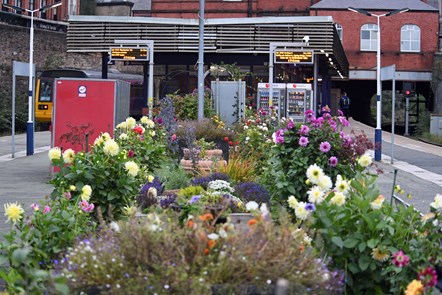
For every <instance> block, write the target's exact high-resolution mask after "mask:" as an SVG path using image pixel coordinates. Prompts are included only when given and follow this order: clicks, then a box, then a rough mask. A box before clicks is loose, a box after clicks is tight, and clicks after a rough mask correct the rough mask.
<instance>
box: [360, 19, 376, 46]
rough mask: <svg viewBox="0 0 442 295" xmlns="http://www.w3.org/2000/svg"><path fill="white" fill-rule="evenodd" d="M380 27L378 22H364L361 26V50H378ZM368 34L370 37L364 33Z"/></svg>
mask: <svg viewBox="0 0 442 295" xmlns="http://www.w3.org/2000/svg"><path fill="white" fill-rule="evenodd" d="M378 33H379V28H378V25H376V24H364V25H362V26H361V38H360V40H361V46H360V48H361V51H376V50H377V45H378V42H379V38H378ZM367 34H368V38H363V37H365V36H364V35H367Z"/></svg>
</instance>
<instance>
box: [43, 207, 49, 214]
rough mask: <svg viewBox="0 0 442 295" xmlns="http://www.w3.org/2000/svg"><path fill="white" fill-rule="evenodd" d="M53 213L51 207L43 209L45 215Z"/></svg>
mask: <svg viewBox="0 0 442 295" xmlns="http://www.w3.org/2000/svg"><path fill="white" fill-rule="evenodd" d="M49 212H51V207H49V206H48V205H46V206H45V208H44V209H43V214H47V213H49Z"/></svg>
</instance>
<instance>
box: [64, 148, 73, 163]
mask: <svg viewBox="0 0 442 295" xmlns="http://www.w3.org/2000/svg"><path fill="white" fill-rule="evenodd" d="M74 159H75V152H74V150H73V149H67V150H65V151H64V152H63V162H65V163H66V164H72V163H74Z"/></svg>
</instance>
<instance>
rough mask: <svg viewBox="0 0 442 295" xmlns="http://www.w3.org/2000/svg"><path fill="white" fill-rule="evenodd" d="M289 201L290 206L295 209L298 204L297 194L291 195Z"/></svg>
mask: <svg viewBox="0 0 442 295" xmlns="http://www.w3.org/2000/svg"><path fill="white" fill-rule="evenodd" d="M287 203H289V207H290V208H292V209H295V208H296V206H297V205H298V200H297V199H296V198H295V196H290V197H289V198H288V199H287Z"/></svg>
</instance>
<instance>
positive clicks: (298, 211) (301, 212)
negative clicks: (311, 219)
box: [295, 202, 310, 220]
mask: <svg viewBox="0 0 442 295" xmlns="http://www.w3.org/2000/svg"><path fill="white" fill-rule="evenodd" d="M305 205H306V204H305V202H299V203H298V205H296V208H295V215H296V217H297V218H299V219H301V220H306V219H307V217H308V215H309V213H310V211H308V210H307V209H305Z"/></svg>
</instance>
